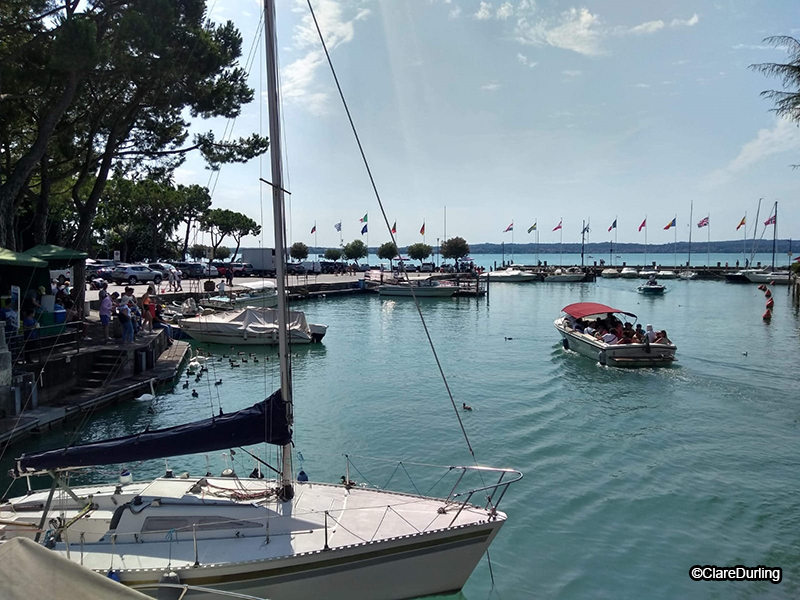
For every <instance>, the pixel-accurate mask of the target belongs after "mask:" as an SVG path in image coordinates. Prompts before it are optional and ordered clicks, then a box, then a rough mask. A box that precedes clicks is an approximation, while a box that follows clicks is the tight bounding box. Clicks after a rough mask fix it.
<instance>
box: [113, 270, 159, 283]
mask: <svg viewBox="0 0 800 600" xmlns="http://www.w3.org/2000/svg"><path fill="white" fill-rule="evenodd" d="M111 279H112V281H114V283H118V284H120V285H123V284H125V283H127V284H129V285H134V284H136V283H146V282H148V281H152V282H153V283H155V284H156V285H158V284H159V283H161V280H162V279H163V277H162V276H161V272H159V271H154V270H153V269H151V268H150V267H148V266H147V265H120V266H118V267H117V268H116V269H114V272H113V273H112V274H111Z"/></svg>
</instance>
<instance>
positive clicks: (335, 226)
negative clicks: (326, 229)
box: [333, 221, 342, 233]
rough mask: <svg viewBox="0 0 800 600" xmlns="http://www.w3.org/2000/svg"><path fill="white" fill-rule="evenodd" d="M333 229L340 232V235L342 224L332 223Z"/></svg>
mask: <svg viewBox="0 0 800 600" xmlns="http://www.w3.org/2000/svg"><path fill="white" fill-rule="evenodd" d="M333 228H334V229H335V230H336V231H338V232H340V233H341V231H342V222H341V221H339V222H338V223H334V225H333Z"/></svg>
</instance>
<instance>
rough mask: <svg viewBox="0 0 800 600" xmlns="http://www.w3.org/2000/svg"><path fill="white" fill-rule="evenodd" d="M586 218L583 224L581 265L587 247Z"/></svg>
mask: <svg viewBox="0 0 800 600" xmlns="http://www.w3.org/2000/svg"><path fill="white" fill-rule="evenodd" d="M585 242H586V220H584V221H583V224H582V225H581V267H583V254H584V250H585V249H586V243H585Z"/></svg>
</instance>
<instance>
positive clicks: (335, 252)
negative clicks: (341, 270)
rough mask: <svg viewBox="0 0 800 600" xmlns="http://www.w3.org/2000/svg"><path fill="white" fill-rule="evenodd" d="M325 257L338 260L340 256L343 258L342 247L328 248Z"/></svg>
mask: <svg viewBox="0 0 800 600" xmlns="http://www.w3.org/2000/svg"><path fill="white" fill-rule="evenodd" d="M325 258H326V259H327V260H332V261H333V262H336V261H337V260H339V259H340V258H342V249H341V248H328V249H327V250H325Z"/></svg>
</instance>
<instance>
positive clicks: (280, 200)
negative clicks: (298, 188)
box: [264, 0, 294, 500]
mask: <svg viewBox="0 0 800 600" xmlns="http://www.w3.org/2000/svg"><path fill="white" fill-rule="evenodd" d="M264 27H265V35H264V41H265V43H266V54H267V65H266V67H267V104H268V106H269V138H270V139H269V144H270V161H271V166H272V182H271V186H272V211H273V221H274V226H275V257H276V259H277V260H276V261H275V279H276V283H277V288H278V356H279V360H280V369H281V395H282V396H283V400H284V402H285V403H286V420H287V421H288V423H289V427H291V426H292V424H293V421H294V415H293V412H294V411H293V405H292V374H291V365H290V364H289V335H288V327H289V315H288V306H287V302H286V273H285V271H286V263H285V256H286V252H285V249H286V242H285V240H284V197H283V192H284V189H283V161H282V154H281V140H282V139H283V138H282V137H281V118H280V101H279V98H278V94H279V90H278V66H277V57H278V47H277V35H276V31H275V3H274V2H270V1H269V0H264ZM280 496H281V498H282V499H283V500H291V499H292V498H293V497H294V487H293V485H292V444H291V442H289V443H288V444H285V445H284V446H282V447H281V490H280Z"/></svg>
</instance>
